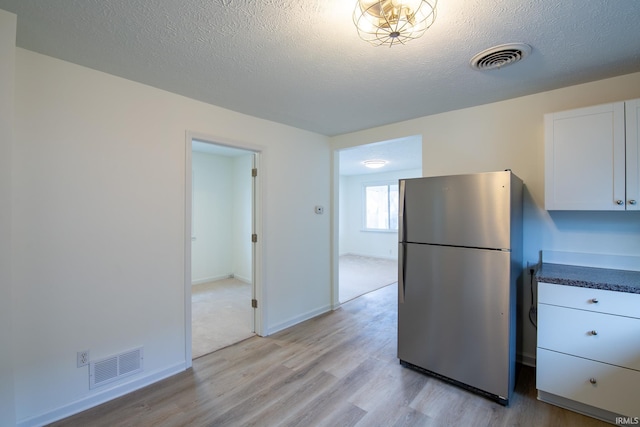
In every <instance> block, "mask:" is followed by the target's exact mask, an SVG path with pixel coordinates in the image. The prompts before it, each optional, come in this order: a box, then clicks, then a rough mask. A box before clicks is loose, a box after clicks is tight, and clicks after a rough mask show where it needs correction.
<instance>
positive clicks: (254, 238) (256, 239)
mask: <svg viewBox="0 0 640 427" xmlns="http://www.w3.org/2000/svg"><path fill="white" fill-rule="evenodd" d="M251 241H252V242H253V243H256V242H257V241H258V235H257V234H252V235H251Z"/></svg>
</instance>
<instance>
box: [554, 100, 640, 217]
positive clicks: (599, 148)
mask: <svg viewBox="0 0 640 427" xmlns="http://www.w3.org/2000/svg"><path fill="white" fill-rule="evenodd" d="M639 116H640V100H634V101H627V102H616V103H612V104H604V105H597V106H593V107H587V108H580V109H576V110H570V111H562V112H559V113H550V114H545V116H544V120H545V208H546V209H547V210H607V211H609V210H625V209H626V210H637V209H638V204H637V201H638V199H639V197H638V193H639V191H640V190H639V187H640V177H639V175H640V173H639V170H638V169H639V168H638V166H639V154H638V151H639V150H638V145H639V141H640V138H639V136H638V135H639V132H638V129H639V126H640V120H638V117H639ZM625 121H626V126H625ZM625 153H626V154H625Z"/></svg>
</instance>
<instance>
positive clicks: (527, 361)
mask: <svg viewBox="0 0 640 427" xmlns="http://www.w3.org/2000/svg"><path fill="white" fill-rule="evenodd" d="M516 362H518V363H520V364H522V365H525V366H531V367H532V368H535V367H536V356H535V355H530V354H524V353H518V354H516Z"/></svg>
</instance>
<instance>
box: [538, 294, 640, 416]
mask: <svg viewBox="0 0 640 427" xmlns="http://www.w3.org/2000/svg"><path fill="white" fill-rule="evenodd" d="M572 291H573V292H572ZM572 294H573V296H572ZM594 301H595V302H594ZM600 301H605V302H606V304H604V305H600V306H599V305H598V304H600ZM616 305H618V306H619V307H620V312H622V313H623V315H620V314H618V313H617V312H616ZM536 365H537V371H536V387H537V389H538V398H539V399H540V400H543V401H546V402H549V403H553V404H556V405H559V406H563V407H565V408H567V409H572V410H575V411H578V412H582V413H585V414H586V415H591V416H594V417H597V418H601V419H604V420H606V421H609V422H611V423H615V421H616V417H618V416H625V417H640V294H628V293H624V292H614V291H606V290H593V289H586V288H579V287H571V286H565V285H555V284H549V283H539V284H538V349H537V362H536Z"/></svg>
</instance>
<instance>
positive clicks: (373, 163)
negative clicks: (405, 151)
mask: <svg viewBox="0 0 640 427" xmlns="http://www.w3.org/2000/svg"><path fill="white" fill-rule="evenodd" d="M362 163H364V165H365V166H366V167H368V168H369V169H378V168H381V167H383V166H384V165H386V164H387V161H386V160H365V161H364V162H362Z"/></svg>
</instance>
